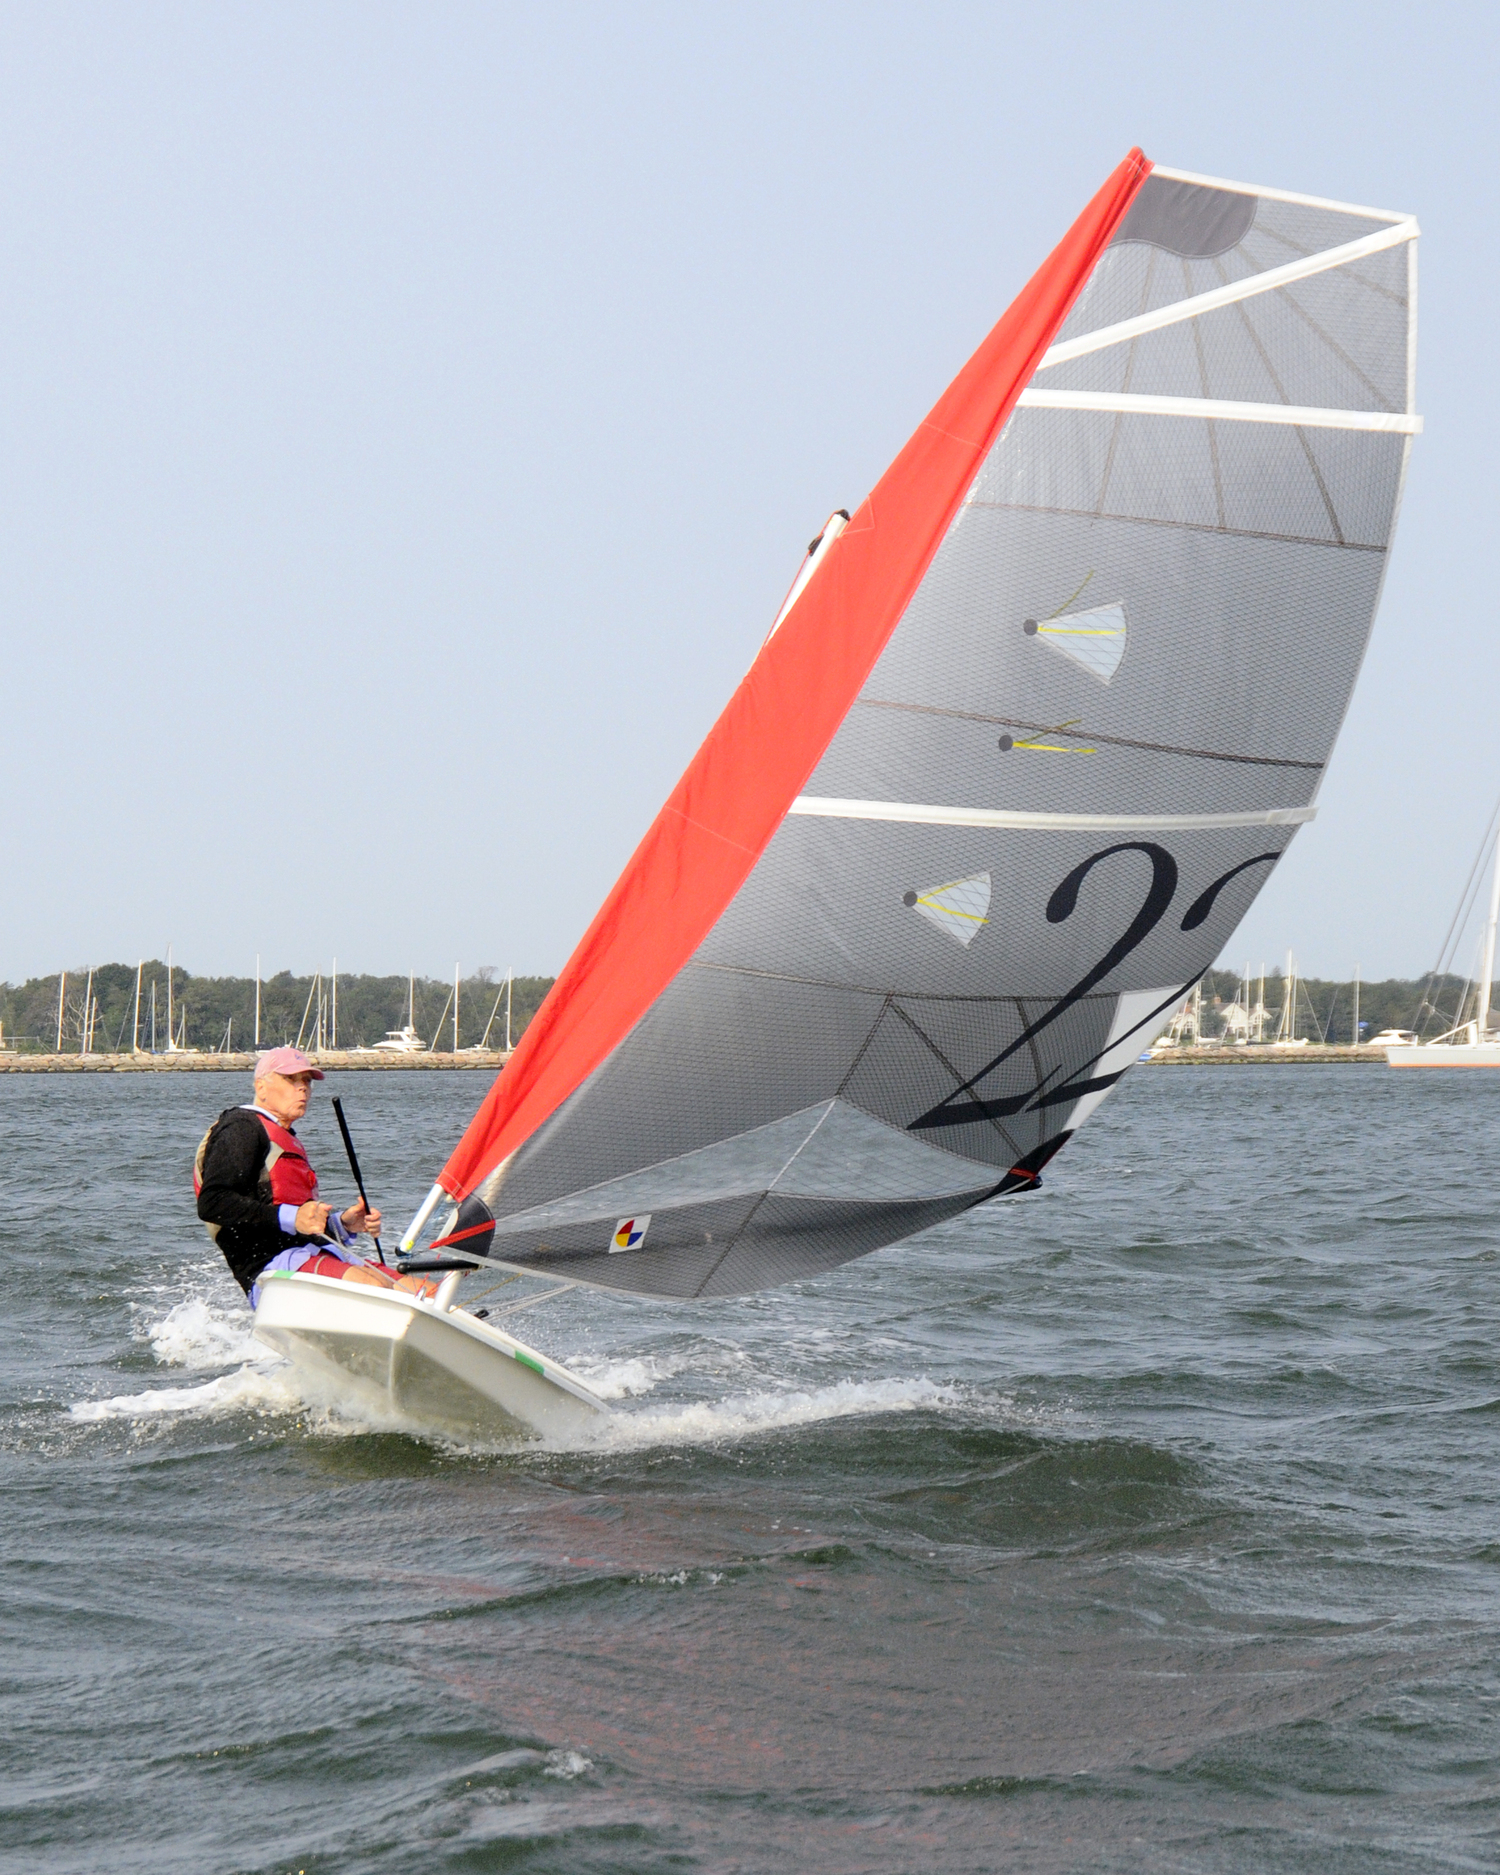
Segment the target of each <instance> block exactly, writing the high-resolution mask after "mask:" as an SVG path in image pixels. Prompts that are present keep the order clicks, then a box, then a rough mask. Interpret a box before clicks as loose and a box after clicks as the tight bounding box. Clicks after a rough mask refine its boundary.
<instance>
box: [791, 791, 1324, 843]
mask: <svg viewBox="0 0 1500 1875" xmlns="http://www.w3.org/2000/svg"><path fill="white" fill-rule="evenodd" d="M787 811H788V813H791V814H810V815H815V816H817V817H818V818H820V819H826V820H888V821H900V822H903V823H905V824H906V825H908V826H923V827H1010V828H1015V829H1017V830H1018V831H1021V832H1037V833H1187V832H1191V831H1192V830H1193V829H1194V828H1198V827H1204V828H1211V827H1300V826H1303V825H1304V824H1305V823H1306V822H1307V821H1309V820H1311V819H1312V818H1313V817H1314V815H1315V814H1316V813H1317V811H1318V810H1317V808H1315V807H1312V806H1308V807H1267V808H1261V809H1258V810H1256V811H1255V812H1253V813H1247V814H1028V813H1018V812H1015V811H1014V810H1012V809H1010V808H1006V807H934V806H929V805H928V804H926V803H924V802H917V801H840V800H835V799H833V798H832V797H831V796H827V795H816V794H799V795H798V797H797V799H796V800H795V801H793V802H792V805H791V806H790V808H788V810H787Z"/></svg>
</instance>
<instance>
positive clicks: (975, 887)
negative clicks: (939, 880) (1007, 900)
mask: <svg viewBox="0 0 1500 1875" xmlns="http://www.w3.org/2000/svg"><path fill="white" fill-rule="evenodd" d="M901 903H902V904H903V905H905V906H906V907H907V908H908V909H909V910H911V911H915V912H920V913H921V915H922V916H923V917H924V918H925V919H926V920H927V922H928V923H929V924H935V925H936V926H937V928H938V930H939V931H946V932H947V933H948V935H949V937H951V938H957V940H958V942H959V943H960V944H962V945H963V947H964V949H965V950H967V949H968V947H969V946H970V944H972V943H973V941H974V939H975V938H976V937H977V936H978V935H979V931H980V927H981V926H982V925H987V924H988V923H989V915H988V914H989V909H990V875H989V874H988V873H987V872H974V873H970V874H969V876H968V878H967V879H951V880H950V881H949V882H948V884H947V885H935V886H931V887H929V889H928V890H927V891H925V892H915V891H912V892H907V893H904V894H903V896H902V899H901Z"/></svg>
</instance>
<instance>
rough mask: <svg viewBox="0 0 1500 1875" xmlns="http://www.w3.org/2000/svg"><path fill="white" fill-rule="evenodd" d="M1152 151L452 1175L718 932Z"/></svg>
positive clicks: (502, 1140)
mask: <svg viewBox="0 0 1500 1875" xmlns="http://www.w3.org/2000/svg"><path fill="white" fill-rule="evenodd" d="M1150 171H1151V164H1150V163H1149V162H1148V161H1147V159H1146V157H1145V156H1143V155H1142V153H1141V152H1140V151H1139V150H1132V151H1131V152H1130V154H1129V155H1128V156H1127V157H1126V158H1125V160H1124V162H1122V163H1121V164H1120V165H1119V167H1118V168H1117V169H1116V170H1115V171H1114V173H1113V174H1112V175H1111V176H1110V178H1109V180H1108V181H1107V182H1106V183H1105V184H1104V186H1103V188H1101V189H1100V190H1099V192H1098V194H1097V195H1096V196H1095V197H1094V199H1093V200H1092V201H1091V202H1090V203H1089V205H1088V207H1087V208H1085V209H1084V211H1083V213H1082V214H1081V215H1080V216H1079V217H1078V219H1077V221H1075V222H1074V224H1073V226H1072V227H1071V228H1070V229H1069V230H1068V232H1067V234H1066V235H1064V237H1063V239H1062V240H1061V241H1060V242H1059V243H1058V245H1057V246H1056V248H1054V249H1053V251H1052V253H1051V254H1050V255H1049V256H1048V257H1047V259H1046V261H1044V262H1043V264H1042V266H1041V267H1040V268H1039V269H1038V270H1037V272H1036V273H1035V274H1034V275H1033V276H1032V278H1031V280H1030V281H1029V282H1028V283H1027V285H1026V286H1025V287H1024V288H1023V290H1022V291H1021V293H1020V294H1019V295H1018V296H1017V298H1016V299H1015V301H1014V302H1013V304H1012V305H1011V306H1010V307H1009V309H1008V310H1007V311H1006V312H1005V314H1004V315H1003V316H1002V317H1001V319H1000V320H999V322H998V323H997V324H996V325H995V326H994V328H993V329H992V330H991V332H990V334H989V336H988V337H987V338H986V339H985V340H984V343H983V344H982V345H981V346H980V347H979V349H978V350H977V351H976V352H975V353H974V355H973V357H972V358H970V360H969V362H968V363H967V364H966V365H965V366H964V368H963V370H962V371H960V372H959V374H958V376H957V377H956V378H955V379H954V380H953V382H952V384H950V385H949V387H948V389H947V390H946V391H944V393H943V395H942V396H941V397H940V398H939V399H938V401H937V403H936V404H935V405H934V406H933V408H932V410H931V411H930V413H929V414H928V416H927V418H926V419H925V421H924V422H923V423H922V424H921V425H920V426H919V427H918V429H917V431H916V434H915V435H914V436H913V437H912V438H911V440H910V442H908V443H907V445H906V447H905V448H904V449H903V450H902V451H901V453H900V455H898V456H897V457H896V460H895V461H894V462H893V463H892V464H891V466H890V468H889V469H887V470H886V472H885V474H884V475H883V476H882V477H881V479H880V481H879V482H878V483H877V484H876V486H875V488H874V489H873V491H872V492H871V494H870V495H869V497H868V499H867V500H866V501H865V503H864V505H863V506H862V507H861V508H860V509H859V510H858V511H857V512H856V513H855V515H854V517H853V519H852V520H851V521H850V523H849V525H848V527H847V528H845V530H844V532H843V534H842V535H841V536H840V538H839V539H838V540H837V541H836V542H835V543H834V545H833V547H832V548H831V549H830V550H829V552H828V554H827V556H826V557H825V559H824V561H823V563H822V565H821V566H820V567H819V568H818V570H817V572H816V573H815V574H814V575H813V578H812V579H811V580H810V581H809V582H808V585H807V587H806V588H805V590H804V591H803V593H802V596H801V598H800V599H799V600H798V602H797V604H796V605H795V606H794V607H793V608H792V610H791V612H790V613H789V614H788V615H787V617H786V619H785V621H784V622H783V624H782V626H781V629H780V630H779V631H778V632H777V633H776V635H775V636H774V637H773V638H771V639H770V640H769V641H768V642H767V643H766V645H765V646H764V647H763V648H762V650H761V653H760V655H759V657H757V658H756V660H755V662H754V664H752V665H751V667H750V669H749V671H748V672H747V673H746V676H745V678H744V680H743V682H742V683H741V684H740V686H739V688H738V689H737V690H736V691H735V693H734V695H733V696H732V697H731V698H730V700H729V703H728V705H727V706H726V708H725V710H724V713H723V714H722V715H721V716H720V718H719V720H718V721H717V722H716V723H715V724H714V726H713V728H712V729H711V730H710V731H709V734H708V737H707V740H706V741H705V742H704V744H703V746H702V747H701V748H700V749H699V751H698V753H697V754H696V755H695V756H694V757H693V759H692V761H691V762H690V763H689V765H688V768H687V772H686V773H685V774H684V775H683V777H682V779H681V780H680V781H679V782H678V784H677V786H676V787H675V788H674V789H673V791H672V794H671V796H670V797H669V799H668V800H667V803H666V805H665V806H664V807H663V808H662V810H661V812H660V813H659V814H658V815H657V817H656V819H655V821H654V822H653V823H652V825H651V827H650V830H649V831H648V832H647V834H646V836H645V838H644V839H643V840H642V841H641V843H640V845H639V846H638V847H637V848H636V850H635V853H634V854H633V855H632V857H631V860H630V863H629V865H627V866H626V868H625V870H624V872H623V873H621V875H620V877H619V879H618V880H617V881H616V883H615V886H614V889H613V891H611V893H610V895H609V897H608V898H607V899H605V901H604V903H603V905H602V906H601V907H600V909H599V912H598V914H597V916H596V917H595V919H594V922H593V923H592V924H591V925H590V926H589V928H588V930H587V931H586V932H585V933H584V935H583V938H582V940H581V941H580V943H579V945H578V948H577V949H576V950H575V951H574V952H573V955H572V956H571V957H570V958H569V959H568V962H567V964H566V966H565V967H564V969H563V972H562V975H561V976H559V977H558V979H557V981H556V982H555V983H554V984H553V986H552V989H551V991H550V993H549V994H548V996H547V999H546V1001H545V1002H544V1003H543V1004H542V1006H541V1008H540V1009H539V1010H538V1011H537V1013H536V1015H535V1016H534V1017H533V1018H532V1020H531V1022H530V1024H529V1025H528V1026H527V1029H526V1033H525V1034H524V1035H523V1036H522V1038H521V1041H520V1043H519V1045H518V1046H517V1048H516V1051H515V1053H514V1054H513V1055H512V1057H511V1059H510V1061H509V1062H508V1063H507V1064H506V1067H505V1070H504V1072H503V1073H502V1074H501V1075H500V1076H499V1078H498V1079H497V1080H496V1082H495V1085H494V1086H493V1087H492V1088H491V1089H490V1092H489V1095H488V1096H487V1098H486V1099H485V1101H484V1103H483V1105H482V1106H481V1107H480V1109H479V1111H478V1112H477V1113H476V1114H475V1116H474V1118H473V1120H472V1121H471V1122H470V1125H469V1128H468V1130H467V1132H465V1134H464V1136H463V1138H462V1139H461V1140H460V1141H459V1143H458V1146H457V1148H456V1149H455V1151H454V1153H453V1156H452V1158H450V1159H449V1161H448V1163H447V1165H446V1166H445V1167H444V1168H443V1171H442V1173H441V1175H440V1177H439V1180H438V1182H439V1184H441V1185H442V1186H443V1188H444V1190H446V1191H447V1192H448V1193H450V1195H451V1196H453V1197H454V1198H463V1197H466V1196H467V1195H468V1194H469V1193H470V1192H471V1191H473V1190H475V1188H476V1187H477V1186H478V1185H480V1184H481V1183H482V1182H483V1181H484V1179H486V1178H487V1177H488V1176H489V1174H490V1173H491V1172H492V1171H494V1169H495V1168H496V1167H497V1166H498V1165H499V1164H500V1163H501V1161H502V1160H504V1159H505V1158H507V1157H508V1156H509V1155H510V1154H511V1153H512V1152H514V1151H515V1149H516V1147H518V1146H519V1145H521V1143H522V1142H523V1141H524V1140H526V1139H528V1138H529V1137H530V1136H531V1135H532V1134H533V1133H534V1132H535V1131H536V1129H537V1128H538V1127H539V1126H541V1125H542V1123H543V1122H544V1121H545V1120H546V1119H547V1118H548V1117H549V1116H550V1115H551V1114H553V1113H555V1112H556V1110H557V1109H558V1108H559V1107H560V1106H561V1105H562V1103H563V1102H564V1101H565V1100H566V1099H567V1098H568V1096H569V1095H570V1094H571V1093H572V1092H573V1091H574V1089H575V1088H577V1087H578V1086H579V1085H580V1084H581V1083H582V1082H583V1081H584V1080H585V1079H586V1078H587V1077H588V1076H589V1075H590V1074H591V1073H592V1072H593V1071H594V1069H595V1068H597V1067H598V1066H599V1064H600V1063H601V1062H602V1061H603V1060H604V1059H605V1058H606V1056H607V1055H609V1053H610V1052H611V1051H612V1050H613V1049H614V1048H615V1047H617V1046H618V1045H619V1043H620V1042H621V1041H623V1040H624V1038H625V1036H626V1035H627V1034H628V1033H629V1032H630V1030H631V1029H632V1028H633V1027H634V1026H635V1024H636V1023H637V1022H638V1021H639V1020H640V1018H641V1017H642V1016H643V1015H644V1014H645V1013H646V1011H647V1010H648V1009H649V1008H650V1007H651V1005H652V1003H653V1002H655V1000H656V998H657V997H658V996H659V995H660V994H661V992H662V991H663V990H664V989H665V988H666V986H667V985H668V984H669V983H670V982H671V981H672V979H673V977H674V976H676V974H677V972H678V971H679V970H681V969H682V967H683V966H684V965H685V964H686V963H687V961H688V959H689V958H690V957H691V956H692V955H693V953H694V952H695V951H696V950H697V948H698V946H699V945H700V944H701V943H702V942H703V940H704V938H705V937H706V936H707V935H708V933H709V931H710V930H712V928H713V926H714V924H715V922H716V921H717V920H718V918H719V916H720V914H721V913H722V912H723V911H724V909H725V907H726V906H727V905H728V904H729V902H730V900H731V899H732V898H733V897H734V895H735V893H736V892H737V891H738V890H739V888H740V887H741V886H742V885H743V884H744V882H745V880H746V878H747V877H748V876H749V873H750V869H751V867H752V866H754V864H755V862H756V860H758V859H759V858H760V855H761V854H762V853H763V852H764V851H765V848H766V846H767V845H768V844H769V842H770V840H771V837H772V835H773V834H774V833H775V832H776V829H777V828H778V827H779V826H780V825H781V823H782V820H783V819H784V818H785V816H786V813H787V810H788V808H789V807H790V806H791V804H792V802H793V801H794V800H795V799H796V797H797V795H798V794H799V793H800V791H801V789H802V787H803V784H804V783H805V782H806V780H807V778H808V776H809V775H810V774H811V773H812V771H813V770H814V768H816V767H817V765H818V762H819V761H820V760H821V759H822V756H823V753H824V751H825V750H826V749H827V747H828V745H829V743H830V742H831V741H832V740H833V736H834V733H835V732H836V730H837V729H838V727H839V724H840V723H842V721H843V720H844V718H845V716H846V715H847V714H848V713H849V710H850V708H851V707H852V705H853V703H854V700H855V698H856V697H857V696H858V694H859V692H860V690H861V688H862V687H863V685H864V682H865V680H866V678H867V677H868V676H869V674H870V672H871V670H872V669H873V668H874V665H875V661H876V659H877V658H878V657H879V656H880V654H881V652H882V651H883V650H884V649H885V646H886V643H887V641H888V640H889V638H890V636H891V633H892V632H893V631H894V630H895V628H896V626H897V624H898V622H899V621H900V618H901V615H902V614H903V612H905V610H906V608H907V605H908V604H909V603H910V601H911V598H912V595H913V594H914V593H915V591H916V589H917V587H918V586H919V585H920V583H921V581H922V577H923V575H924V574H925V573H926V571H927V568H928V566H929V565H930V564H931V561H932V557H933V555H934V554H935V553H936V552H937V550H938V547H939V546H940V545H941V544H942V541H943V537H944V536H945V534H946V533H947V531H948V528H949V525H950V523H951V522H952V520H953V517H954V515H955V513H956V512H957V510H958V507H959V504H960V503H961V502H962V500H963V498H964V496H965V494H966V493H967V492H968V489H969V486H970V484H971V483H972V481H973V479H974V477H975V475H976V474H978V472H979V468H980V465H981V464H982V463H983V461H984V458H985V456H986V455H987V454H988V452H989V450H990V448H991V446H992V445H993V443H994V441H995V438H996V437H997V436H998V435H999V432H1000V430H1001V428H1002V426H1003V425H1004V423H1005V421H1006V419H1007V418H1008V417H1009V416H1010V413H1011V411H1012V409H1013V408H1014V407H1015V402H1016V399H1017V398H1018V397H1019V396H1020V394H1021V392H1022V391H1023V390H1024V389H1025V387H1026V385H1027V383H1028V382H1029V381H1030V379H1031V376H1032V373H1033V372H1034V371H1035V370H1036V368H1037V366H1038V364H1040V362H1041V359H1042V355H1043V353H1044V352H1045V351H1046V350H1047V347H1048V346H1049V345H1050V344H1051V343H1052V341H1053V339H1054V338H1055V336H1056V334H1057V332H1058V329H1059V328H1060V327H1061V325H1062V323H1063V321H1064V320H1065V319H1066V318H1067V316H1068V313H1069V311H1070V309H1071V308H1072V305H1073V302H1074V301H1075V300H1076V299H1077V297H1078V295H1079V293H1080V292H1081V291H1082V290H1083V287H1084V285H1085V284H1086V282H1087V281H1088V278H1089V275H1090V274H1091V273H1092V272H1093V270H1094V268H1095V266H1096V265H1097V264H1098V261H1099V258H1100V256H1101V255H1102V254H1103V252H1104V249H1105V248H1106V247H1107V246H1108V245H1109V242H1110V240H1111V238H1112V237H1113V235H1114V233H1115V230H1116V229H1117V228H1118V227H1119V225H1120V222H1121V221H1122V219H1123V218H1124V215H1125V212H1126V210H1127V209H1128V208H1129V207H1130V204H1131V202H1132V201H1133V200H1134V199H1135V195H1136V192H1137V191H1138V190H1139V188H1140V186H1141V184H1142V183H1143V182H1144V181H1145V179H1146V177H1147V176H1148V175H1149V174H1150Z"/></svg>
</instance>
